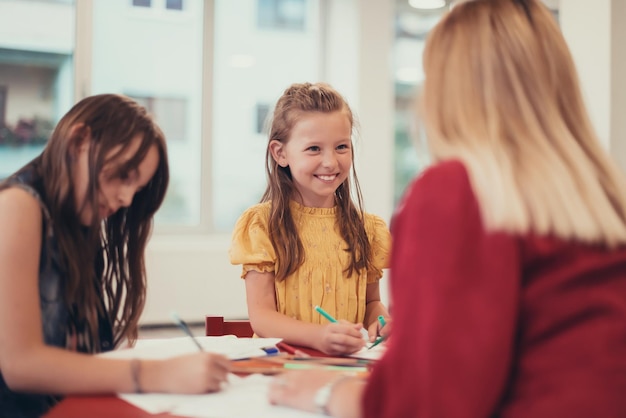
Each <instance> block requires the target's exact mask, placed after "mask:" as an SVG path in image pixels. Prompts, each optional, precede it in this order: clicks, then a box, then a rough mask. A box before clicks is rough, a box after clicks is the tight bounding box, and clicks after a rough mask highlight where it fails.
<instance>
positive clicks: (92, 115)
mask: <svg viewBox="0 0 626 418" xmlns="http://www.w3.org/2000/svg"><path fill="white" fill-rule="evenodd" d="M137 137H139V138H140V141H141V143H140V146H139V148H138V149H137V152H136V153H135V154H134V156H133V157H132V158H131V159H130V160H128V161H127V162H125V163H124V164H123V165H122V166H121V167H119V168H118V171H119V173H118V175H123V174H124V172H129V171H131V170H132V169H134V168H136V167H138V166H139V164H140V163H141V162H142V161H143V159H144V158H145V156H146V154H147V152H148V150H149V149H150V148H151V147H153V146H156V148H157V149H158V153H159V163H158V167H157V169H156V172H155V174H154V176H153V177H152V179H151V180H150V181H149V182H148V184H147V185H146V186H145V187H144V188H143V189H141V190H140V191H138V192H137V193H136V194H135V196H134V199H133V201H132V204H131V205H130V206H129V207H127V208H123V207H122V208H120V209H119V210H118V211H117V212H116V213H115V214H113V215H112V216H110V217H109V218H108V219H106V220H104V221H102V220H100V219H99V218H98V217H97V216H93V221H92V224H91V225H90V226H89V227H88V228H87V231H86V232H85V227H84V226H82V225H80V222H79V218H78V215H77V213H78V212H77V211H78V209H79V208H76V204H75V200H74V195H75V190H74V188H73V182H72V181H71V179H72V178H73V169H74V168H73V167H74V164H73V163H72V158H73V157H72V149H73V148H74V147H76V145H77V144H78V143H80V141H83V140H88V141H90V143H91V146H90V148H89V182H88V190H87V196H86V199H85V202H86V203H85V204H86V205H90V206H91V208H92V213H93V214H97V213H98V200H97V199H98V190H99V180H98V179H99V174H100V173H101V171H102V168H103V167H104V166H105V165H106V164H107V163H108V162H110V161H113V160H115V159H116V158H117V157H118V156H119V155H121V154H122V153H123V152H124V151H125V150H126V149H128V147H129V146H130V145H131V144H132V143H133V141H132V140H133V139H134V138H137ZM40 167H41V169H40V174H41V176H42V181H43V184H44V193H45V200H46V201H47V203H48V209H49V211H50V215H51V217H52V224H53V227H54V232H55V234H56V236H57V239H58V245H59V252H60V254H61V261H62V263H63V266H64V267H65V270H66V271H67V282H66V303H67V305H68V308H69V309H70V312H71V313H72V315H73V321H74V323H77V324H82V326H84V327H86V329H87V331H88V333H89V336H90V337H91V339H92V340H93V341H95V342H98V341H99V338H98V313H100V314H101V315H102V314H104V315H107V316H108V317H109V319H110V320H111V323H112V324H113V333H114V334H113V336H114V344H118V343H119V342H120V341H121V340H123V339H125V338H127V339H128V340H130V341H133V340H134V339H136V337H137V322H138V320H139V315H140V314H141V312H142V310H143V307H144V303H145V297H146V274H145V260H144V251H145V248H146V244H147V241H148V238H149V235H150V232H151V229H152V223H153V216H154V213H155V212H156V210H157V209H158V208H159V206H160V205H161V203H162V202H163V199H164V197H165V192H166V190H167V186H168V182H169V168H168V159H167V149H166V143H165V138H164V136H163V133H162V132H161V130H160V129H159V127H158V126H157V125H156V124H155V122H154V121H153V120H152V118H151V117H150V116H149V115H148V114H147V113H146V110H145V109H144V108H143V107H142V106H140V105H138V104H137V103H136V102H134V101H133V100H131V99H129V98H127V97H124V96H121V95H114V94H102V95H96V96H91V97H87V98H85V99H83V100H81V101H80V102H78V103H77V104H76V105H74V107H72V109H70V111H69V112H68V113H67V114H65V116H63V118H62V119H61V120H60V122H59V123H58V125H57V126H56V128H55V130H54V132H53V133H52V136H51V138H50V141H49V142H48V144H47V146H46V148H45V150H44V151H43V153H42V155H41V161H40ZM94 266H96V268H95V269H94ZM98 293H102V295H103V297H104V301H105V306H100V305H99V304H98V303H97V301H98ZM102 311H104V312H102ZM98 345H99V344H97V343H96V344H95V345H94V346H95V347H98Z"/></svg>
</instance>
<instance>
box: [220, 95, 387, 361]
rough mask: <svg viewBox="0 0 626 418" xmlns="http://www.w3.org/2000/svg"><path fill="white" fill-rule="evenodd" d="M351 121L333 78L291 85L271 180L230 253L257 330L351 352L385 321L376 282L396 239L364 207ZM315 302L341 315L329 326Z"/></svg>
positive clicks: (281, 110)
mask: <svg viewBox="0 0 626 418" xmlns="http://www.w3.org/2000/svg"><path fill="white" fill-rule="evenodd" d="M353 125H354V119H353V115H352V111H351V110H350V107H349V106H348V104H347V103H346V101H345V100H344V99H343V97H341V95H340V94H339V93H338V92H337V91H336V90H334V89H333V88H332V87H330V86H329V85H327V84H322V83H317V84H310V83H304V84H293V85H291V86H290V87H289V88H287V89H286V90H285V92H284V93H283V95H282V96H281V98H280V99H279V100H278V103H277V104H276V108H275V110H274V115H273V120H272V125H271V129H270V134H269V142H268V147H267V153H266V160H267V165H266V170H267V177H268V186H267V189H266V191H265V194H264V196H263V198H262V200H261V203H260V204H258V205H255V206H253V207H251V208H249V209H248V210H247V211H246V212H244V214H243V215H242V216H241V217H240V219H239V221H238V222H237V225H236V226H235V230H234V232H233V241H232V246H231V249H230V259H231V262H232V263H233V264H241V265H242V266H243V273H242V277H243V278H244V279H245V282H246V295H247V304H248V313H249V316H250V321H251V324H252V327H253V329H254V331H255V333H256V334H257V335H259V336H262V337H279V338H283V339H284V340H285V341H287V342H289V343H293V344H296V345H302V346H307V347H313V348H315V349H318V350H320V351H322V352H325V353H328V354H346V353H352V352H355V351H357V350H359V349H361V348H363V346H364V344H365V340H364V339H363V337H362V334H361V332H360V330H361V329H362V328H363V327H365V328H366V329H367V330H368V334H369V339H370V340H373V339H374V338H375V337H376V335H377V333H378V331H379V330H378V325H377V324H378V321H377V320H376V319H377V317H378V316H379V315H382V316H384V317H386V318H387V319H389V314H388V312H387V309H386V308H385V306H384V305H383V304H382V302H381V301H380V291H379V284H378V281H379V279H380V278H381V277H382V269H383V268H386V267H387V264H388V254H389V250H390V245H391V237H390V234H389V231H388V228H387V226H386V224H385V222H384V221H383V220H382V219H381V218H379V217H377V216H374V215H371V214H367V213H364V212H363V210H362V208H361V207H362V204H361V200H362V199H361V191H360V188H359V183H358V180H357V177H356V172H355V170H354V167H353V165H352V163H353V159H354V149H353V146H352V133H353ZM351 187H354V190H351ZM352 193H354V196H356V200H357V203H355V202H354V201H353V200H352ZM316 305H319V306H321V307H322V308H323V309H324V310H325V311H326V312H328V313H330V315H331V316H333V317H334V318H336V319H338V320H339V321H338V322H337V323H329V322H328V321H327V320H326V319H325V318H324V317H322V316H320V315H319V314H318V313H317V312H316V311H315V310H314V306H316ZM385 328H386V330H385V332H386V331H388V330H389V328H388V327H385Z"/></svg>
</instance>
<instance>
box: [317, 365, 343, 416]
mask: <svg viewBox="0 0 626 418" xmlns="http://www.w3.org/2000/svg"><path fill="white" fill-rule="evenodd" d="M350 377H352V376H351V375H341V376H339V377H338V378H336V379H333V380H331V381H330V382H328V383H326V384H325V385H324V386H322V387H321V388H319V389H318V390H317V392H315V396H314V397H313V404H314V405H315V409H316V410H317V412H318V413H320V414H324V415H328V416H330V411H329V410H328V403H329V402H330V397H331V396H332V394H333V389H334V388H335V386H337V385H338V384H339V383H340V382H343V381H344V380H346V379H347V378H350Z"/></svg>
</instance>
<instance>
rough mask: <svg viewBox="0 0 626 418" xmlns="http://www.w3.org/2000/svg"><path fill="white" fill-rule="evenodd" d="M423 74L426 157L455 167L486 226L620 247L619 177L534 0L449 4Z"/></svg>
mask: <svg viewBox="0 0 626 418" xmlns="http://www.w3.org/2000/svg"><path fill="white" fill-rule="evenodd" d="M424 71H425V74H426V79H425V82H424V88H423V92H422V102H421V105H422V106H421V111H422V113H423V115H424V120H425V125H426V131H427V136H428V141H429V145H430V148H431V151H432V153H433V157H434V159H435V160H443V159H449V158H458V159H460V160H462V161H463V162H464V163H465V165H466V167H467V170H468V173H469V176H470V180H471V181H472V186H473V188H474V190H475V192H476V195H477V198H478V200H479V202H480V207H481V213H482V217H483V221H484V222H485V224H486V226H487V227H488V228H490V229H501V230H505V231H509V232H513V233H530V232H533V233H536V234H540V235H553V236H556V237H559V238H562V239H575V240H578V241H583V242H590V243H603V244H606V245H608V246H615V245H617V244H621V243H626V180H625V179H624V176H623V174H622V173H621V172H620V170H619V169H618V168H617V166H616V164H615V163H614V161H612V159H611V158H610V157H609V156H608V154H607V153H606V152H605V150H604V149H603V148H602V146H601V145H600V141H599V140H598V138H597V137H596V134H595V132H594V130H593V127H592V125H591V122H590V119H589V116H588V114H587V111H586V108H585V105H584V101H583V98H582V94H581V90H580V86H579V82H578V77H577V74H576V69H575V66H574V62H573V59H572V57H571V54H570V52H569V49H568V47H567V44H566V42H565V39H564V38H563V35H562V34H561V31H560V29H559V27H558V24H557V22H556V21H555V19H554V17H553V15H552V13H551V12H550V11H549V10H548V9H547V8H546V7H545V6H544V5H543V4H541V3H540V1H538V0H516V1H513V0H474V1H466V2H461V3H459V4H457V5H455V6H454V7H453V8H452V9H451V11H450V12H449V13H448V14H447V15H446V16H444V18H443V19H442V20H441V21H440V22H439V24H438V25H437V26H436V27H435V28H434V29H433V30H432V31H431V33H430V35H429V36H428V39H427V42H426V46H425V49H424Z"/></svg>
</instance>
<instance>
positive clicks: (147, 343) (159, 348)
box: [100, 335, 281, 360]
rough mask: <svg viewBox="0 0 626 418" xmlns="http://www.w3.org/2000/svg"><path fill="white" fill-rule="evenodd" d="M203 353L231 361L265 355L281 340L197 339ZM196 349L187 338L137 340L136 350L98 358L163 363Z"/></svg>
mask: <svg viewBox="0 0 626 418" xmlns="http://www.w3.org/2000/svg"><path fill="white" fill-rule="evenodd" d="M196 340H197V341H198V343H200V345H201V346H202V348H203V349H204V350H205V351H208V352H211V353H218V354H224V355H225V356H227V357H228V358H229V359H231V360H237V359H244V358H251V357H262V356H265V355H267V353H266V352H265V351H263V350H262V348H263V347H273V346H275V345H276V344H277V343H278V342H280V341H281V339H280V338H237V337H235V336H234V335H224V336H220V337H197V338H196ZM197 351H198V347H196V345H195V344H194V342H193V341H192V340H191V338H190V337H177V338H165V339H141V340H137V343H136V344H135V347H133V348H125V349H121V350H114V351H109V352H106V353H103V354H100V355H101V356H103V357H110V358H139V359H164V358H170V357H175V356H179V355H183V354H190V353H195V352H197Z"/></svg>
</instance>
